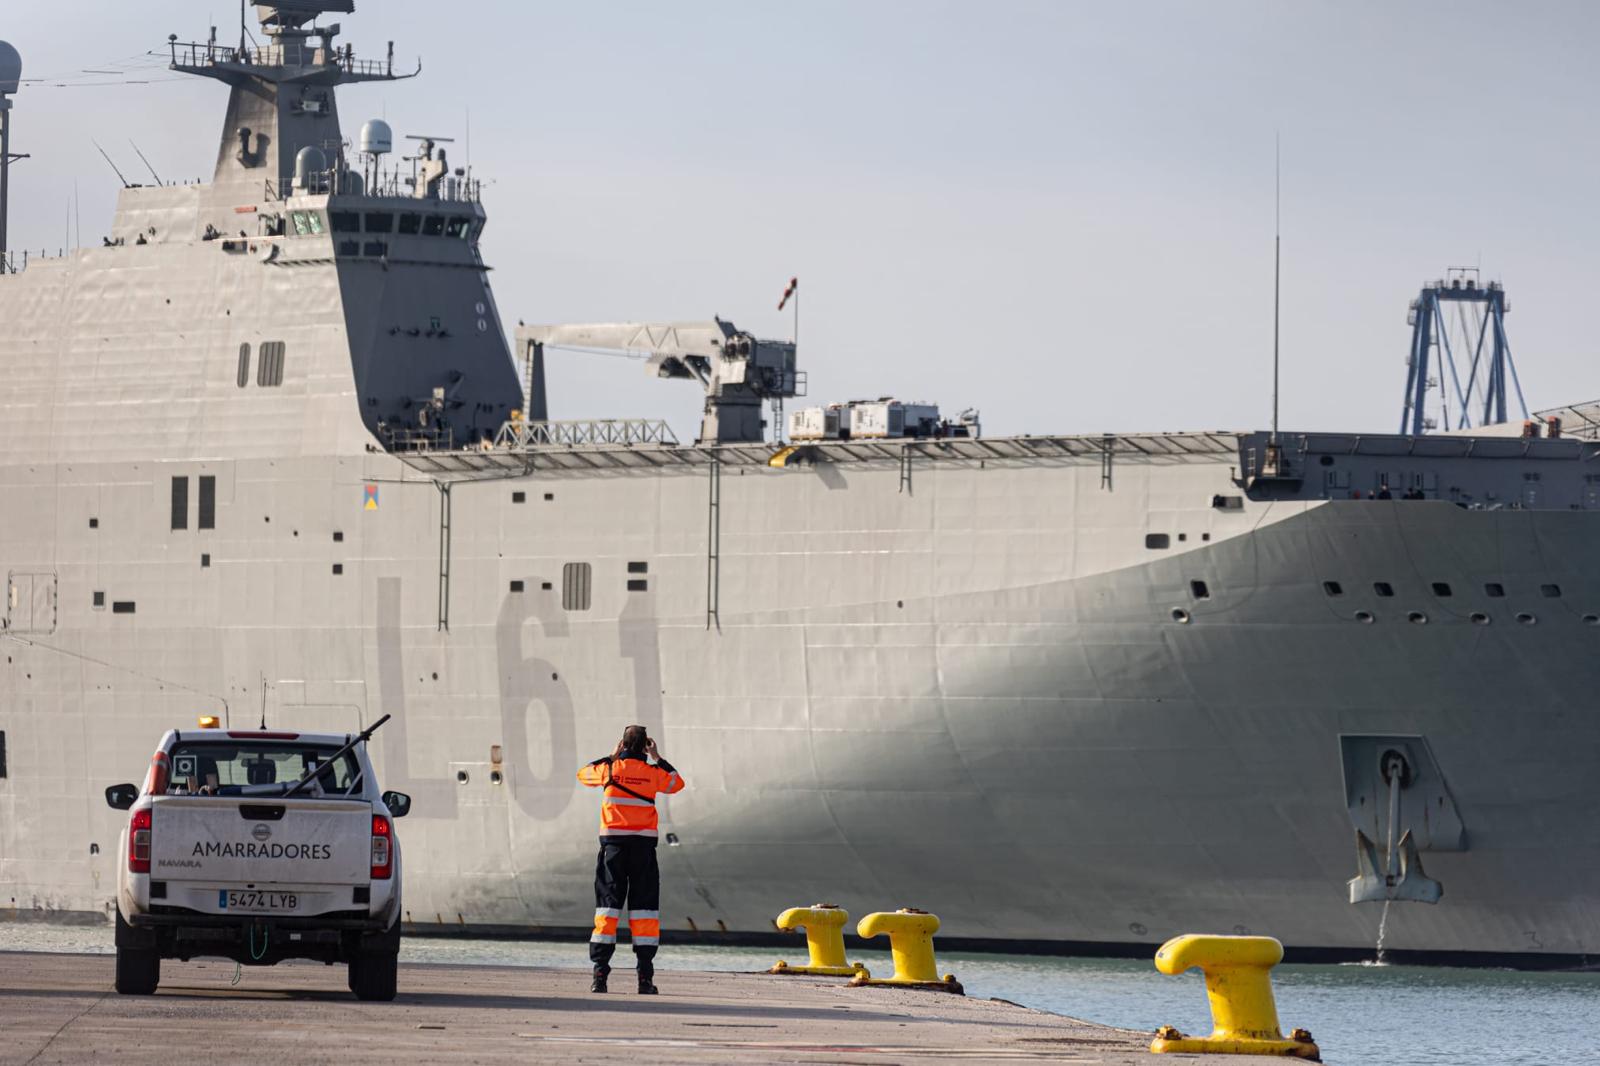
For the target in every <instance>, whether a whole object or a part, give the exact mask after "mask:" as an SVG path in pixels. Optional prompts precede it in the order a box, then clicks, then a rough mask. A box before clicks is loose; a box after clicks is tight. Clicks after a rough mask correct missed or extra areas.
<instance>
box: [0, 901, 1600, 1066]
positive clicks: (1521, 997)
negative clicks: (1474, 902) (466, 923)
mask: <svg viewBox="0 0 1600 1066" xmlns="http://www.w3.org/2000/svg"><path fill="white" fill-rule="evenodd" d="M0 950H12V951H70V952H94V953H109V952H110V951H111V950H112V947H111V932H110V930H109V929H104V928H93V927H84V926H58V925H45V924H32V923H12V924H0ZM618 956H619V957H618V963H619V965H620V966H623V967H626V966H627V965H629V963H630V961H631V960H630V959H629V958H628V953H627V951H626V948H624V949H623V950H622V951H620V952H619V953H618ZM778 958H788V960H789V961H790V962H802V961H804V958H805V941H804V939H803V938H801V937H798V936H797V937H796V938H795V941H794V944H793V947H792V949H788V950H782V951H780V950H776V949H751V948H721V947H702V946H689V945H677V944H670V943H669V944H667V945H665V946H664V947H663V949H662V953H661V957H660V958H659V959H658V961H657V967H658V970H659V971H660V975H659V976H658V979H657V980H658V983H660V984H663V985H664V986H668V987H670V981H671V973H670V971H672V970H674V969H678V970H734V971H749V970H762V969H766V968H767V967H768V966H770V965H771V964H772V963H773V962H774V961H775V960H777V959H778ZM850 958H851V960H852V961H857V960H859V961H861V962H863V963H865V964H866V965H867V966H868V968H870V969H872V970H873V971H875V972H882V973H888V972H890V971H891V970H892V968H893V967H892V966H891V964H890V961H889V956H888V953H887V952H886V951H864V952H851V953H850ZM401 960H402V961H405V962H422V963H427V962H434V963H452V964H466V965H497V966H558V967H572V968H573V970H574V972H573V977H572V979H573V982H574V983H575V984H579V985H582V984H586V982H587V976H586V974H585V973H584V970H585V969H586V968H587V965H588V962H587V957H586V953H585V946H584V945H582V944H572V943H550V942H545V941H520V940H465V939H454V938H444V937H408V938H407V939H406V940H405V941H404V945H403V948H402V951H401ZM939 962H940V969H941V970H943V971H946V972H951V971H953V972H954V973H955V974H956V976H957V977H959V978H960V979H961V981H962V982H963V983H964V984H965V986H966V989H967V994H968V995H970V996H980V997H995V998H1000V999H1006V1000H1010V1001H1012V1002H1014V1003H1020V1004H1022V1005H1023V1006H1027V1007H1034V1008H1037V1009H1040V1010H1048V1011H1053V1012H1055V1013H1058V1014H1066V1015H1070V1016H1072V1017H1075V1018H1082V1019H1085V1020H1088V1021H1094V1022H1100V1023H1103V1024H1106V1025H1115V1026H1121V1027H1125V1028H1129V1029H1142V1030H1154V1029H1155V1028H1156V1027H1157V1026H1158V1025H1176V1026H1178V1027H1179V1028H1180V1029H1183V1030H1184V1031H1185V1032H1191V1033H1195V1032H1198V1033H1204V1032H1209V1031H1210V1018H1209V1015H1208V1013H1207V1009H1206V999H1205V988H1204V985H1203V983H1202V982H1201V979H1200V975H1199V974H1198V973H1189V974H1186V975H1184V976H1182V977H1165V976H1162V975H1161V974H1159V973H1157V972H1156V970H1155V968H1154V966H1153V965H1152V964H1151V963H1150V962H1148V961H1140V960H1120V959H1064V958H1044V957H1035V956H1015V955H991V954H967V953H960V952H945V953H941V954H940V955H939ZM168 965H169V966H174V965H181V964H176V963H169V964H168ZM206 965H214V966H224V965H229V966H231V965H232V964H231V963H222V962H211V963H207V964H206ZM1273 974H1274V981H1273V983H1274V987H1275V988H1276V990H1277V1000H1278V1013H1279V1016H1280V1018H1281V1019H1282V1022H1283V1025H1284V1027H1285V1029H1288V1028H1291V1027H1295V1026H1299V1027H1304V1028H1307V1029H1310V1030H1311V1031H1312V1033H1314V1034H1315V1035H1316V1038H1317V1042H1318V1043H1319V1044H1320V1045H1321V1047H1322V1051H1323V1056H1324V1058H1326V1059H1327V1060H1328V1061H1329V1062H1330V1063H1334V1064H1336V1066H1354V1064H1357V1063H1383V1064H1386V1066H1399V1064H1418V1066H1444V1064H1449V1066H1502V1064H1513V1063H1515V1064H1529V1066H1533V1064H1544V1063H1562V1064H1571V1063H1600V1050H1597V1048H1596V1041H1595V1038H1594V1032H1593V1030H1594V1019H1595V1018H1596V1017H1597V1016H1600V973H1525V972H1516V971H1508V970H1468V969H1451V968H1442V967H1423V966H1379V965H1344V966H1280V967H1278V968H1277V969H1276V970H1274V971H1273ZM109 980H110V974H109V970H108V971H107V981H108V982H109ZM774 980H781V979H780V978H774ZM251 985H256V986H259V987H262V988H267V987H271V985H272V971H271V970H253V971H252V970H247V971H245V972H244V974H243V977H242V979H241V987H242V988H246V989H248V988H249V987H250V986H251ZM404 991H405V990H404V988H402V989H401V995H402V996H404ZM871 994H872V992H871V991H870V990H863V991H862V995H864V996H867V995H871ZM929 994H930V995H933V994H934V993H929Z"/></svg>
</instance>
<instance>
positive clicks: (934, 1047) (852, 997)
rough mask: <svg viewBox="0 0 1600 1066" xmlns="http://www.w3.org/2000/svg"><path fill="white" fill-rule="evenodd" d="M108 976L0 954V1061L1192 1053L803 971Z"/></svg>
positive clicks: (805, 1059) (68, 959)
mask: <svg viewBox="0 0 1600 1066" xmlns="http://www.w3.org/2000/svg"><path fill="white" fill-rule="evenodd" d="M111 971H112V959H111V957H110V956H108V955H57V954H31V953H20V952H18V953H0V1063H5V1064H11V1063H17V1064H23V1063H26V1064H28V1066H43V1064H47V1063H82V1062H90V1061H97V1062H104V1061H114V1062H116V1063H117V1064H118V1066H139V1064H144V1063H149V1064H152V1066H171V1064H172V1063H174V1062H184V1063H210V1062H230V1061H232V1062H237V1061H255V1062H277V1061H281V1062H285V1063H293V1064H294V1066H308V1064H312V1063H330V1064H337V1066H366V1064H381V1066H391V1064H393V1063H402V1062H427V1063H499V1062H505V1063H512V1062H516V1063H526V1062H529V1061H544V1062H583V1063H626V1064H628V1066H640V1064H645V1063H652V1064H653V1063H706V1062H729V1063H731V1062H755V1061H760V1062H773V1063H813V1062H815V1063H912V1062H921V1061H932V1060H944V1059H956V1060H962V1061H975V1062H984V1061H994V1062H1017V1061H1031V1062H1070V1063H1095V1064H1106V1066H1112V1064H1124V1063H1132V1062H1136V1061H1137V1062H1142V1063H1146V1064H1149V1066H1160V1064H1162V1063H1164V1062H1170V1063H1173V1064H1174V1066H1175V1064H1176V1063H1177V1062H1179V1061H1193V1060H1191V1059H1190V1057H1189V1056H1183V1055H1169V1056H1161V1057H1159V1058H1158V1057H1156V1056H1153V1055H1149V1054H1148V1053H1147V1052H1146V1050H1145V1049H1146V1048H1147V1047H1148V1045H1149V1042H1150V1034H1149V1033H1139V1032H1132V1031H1130V1030H1126V1029H1112V1028H1108V1027H1105V1026H1099V1025H1093V1024H1090V1023H1088V1022H1082V1021H1077V1020H1075V1019H1072V1018H1065V1017H1061V1016H1059V1015H1055V1014H1047V1013H1044V1012H1041V1011H1033V1010H1028V1009H1026V1008H1023V1007H1018V1006H1014V1005H1012V1004H1009V1003H1001V1002H996V1001H992V1000H979V999H975V998H970V997H969V998H963V997H959V996H951V995H946V994H942V993H937V992H919V991H909V990H898V989H895V990H890V989H876V988H862V989H852V988H846V987H845V986H844V985H843V983H842V982H840V981H827V980H821V979H813V978H806V977H768V976H765V975H756V974H728V973H715V974H713V973H679V972H674V971H670V970H667V971H660V972H659V973H658V974H657V983H658V984H659V985H660V986H661V995H659V996H655V997H648V996H639V995H636V994H634V992H633V991H632V985H633V973H632V971H631V970H625V969H621V970H617V971H616V972H615V973H613V975H612V987H613V989H614V991H612V992H611V993H610V994H608V995H591V994H590V993H589V991H588V975H587V973H586V972H584V971H582V970H555V969H533V968H511V967H491V966H435V965H417V966H403V967H402V968H401V971H400V996H399V998H398V999H397V1000H396V1001H395V1002H393V1003H359V1002H357V1001H356V1000H355V999H354V997H352V996H351V995H350V993H349V992H348V991H347V989H346V987H345V971H344V968H343V967H342V966H335V967H326V966H319V965H315V964H301V965H282V966H276V967H272V968H268V969H255V970H250V969H247V970H245V971H244V973H243V977H242V979H241V980H240V982H239V984H238V985H234V984H232V980H233V977H234V967H233V964H231V963H223V962H212V961H208V962H190V963H181V962H166V963H163V964H162V974H161V989H160V991H159V992H158V993H157V994H156V995H155V996H154V997H130V996H119V995H117V994H116V993H115V992H113V991H112V989H111V976H112V973H111ZM1206 1062H1207V1066H1222V1064H1224V1063H1235V1064H1240V1063H1250V1062H1257V1063H1259V1060H1251V1059H1239V1058H1235V1057H1234V1056H1231V1055H1230V1056H1207V1057H1206Z"/></svg>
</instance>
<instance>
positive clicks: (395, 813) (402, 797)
mask: <svg viewBox="0 0 1600 1066" xmlns="http://www.w3.org/2000/svg"><path fill="white" fill-rule="evenodd" d="M383 805H384V806H385V807H387V808H389V814H390V816H391V817H394V818H404V817H405V816H406V815H408V814H410V813H411V797H410V796H408V795H406V794H405V793H404V792H385V793H384V794H383Z"/></svg>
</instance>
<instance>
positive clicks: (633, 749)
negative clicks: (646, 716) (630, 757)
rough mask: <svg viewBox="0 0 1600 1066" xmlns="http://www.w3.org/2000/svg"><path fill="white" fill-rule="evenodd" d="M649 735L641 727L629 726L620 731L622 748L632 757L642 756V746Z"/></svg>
mask: <svg viewBox="0 0 1600 1066" xmlns="http://www.w3.org/2000/svg"><path fill="white" fill-rule="evenodd" d="M649 739H650V734H649V733H648V732H647V731H646V730H645V728H644V726H642V725H630V726H629V727H628V728H626V729H624V730H623V731H622V748H623V750H624V751H627V752H630V753H632V754H634V755H642V754H644V745H645V742H646V741H647V740H649Z"/></svg>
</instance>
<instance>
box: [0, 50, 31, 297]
mask: <svg viewBox="0 0 1600 1066" xmlns="http://www.w3.org/2000/svg"><path fill="white" fill-rule="evenodd" d="M21 83H22V56H21V55H19V54H18V53H17V50H16V49H15V48H13V47H11V45H9V44H7V43H6V42H5V41H0V274H4V273H6V272H8V271H9V270H10V269H11V259H10V256H9V255H8V250H9V248H10V245H8V244H7V243H6V222H7V218H8V217H9V215H10V212H11V164H12V162H13V161H15V160H18V159H26V158H28V157H27V156H25V155H12V154H11V95H12V94H13V93H15V92H16V91H17V87H18V86H19V85H20V84H21Z"/></svg>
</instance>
